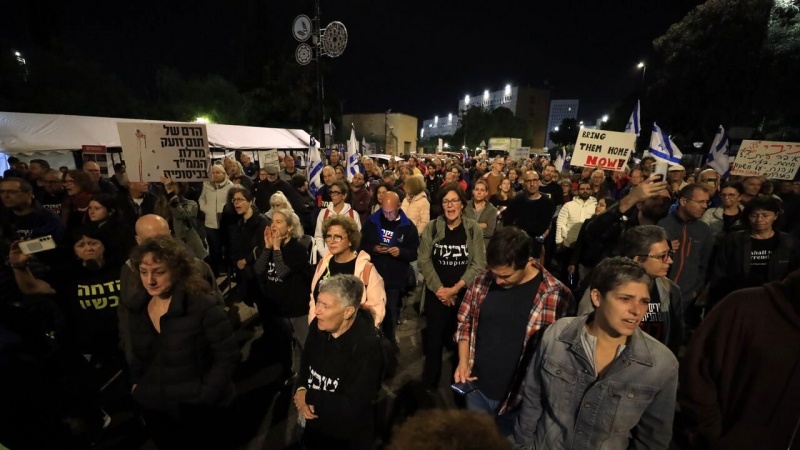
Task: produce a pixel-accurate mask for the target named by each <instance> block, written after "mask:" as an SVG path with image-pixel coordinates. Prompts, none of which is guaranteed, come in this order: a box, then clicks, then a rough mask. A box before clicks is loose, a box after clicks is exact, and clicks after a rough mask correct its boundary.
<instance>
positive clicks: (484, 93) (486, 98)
mask: <svg viewBox="0 0 800 450" xmlns="http://www.w3.org/2000/svg"><path fill="white" fill-rule="evenodd" d="M483 99H484V100H489V90H488V89H487V90H485V91H483Z"/></svg>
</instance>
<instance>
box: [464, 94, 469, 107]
mask: <svg viewBox="0 0 800 450" xmlns="http://www.w3.org/2000/svg"><path fill="white" fill-rule="evenodd" d="M467 105H469V95H465V96H464V106H467Z"/></svg>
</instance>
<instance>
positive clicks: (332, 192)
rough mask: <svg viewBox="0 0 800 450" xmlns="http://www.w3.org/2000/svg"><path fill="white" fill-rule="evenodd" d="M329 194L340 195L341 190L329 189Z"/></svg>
mask: <svg viewBox="0 0 800 450" xmlns="http://www.w3.org/2000/svg"><path fill="white" fill-rule="evenodd" d="M330 194H331V195H342V193H341V191H330Z"/></svg>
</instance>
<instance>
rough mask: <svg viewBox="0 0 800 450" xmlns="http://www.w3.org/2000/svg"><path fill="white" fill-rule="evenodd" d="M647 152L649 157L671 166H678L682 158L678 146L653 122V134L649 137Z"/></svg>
mask: <svg viewBox="0 0 800 450" xmlns="http://www.w3.org/2000/svg"><path fill="white" fill-rule="evenodd" d="M647 150H648V152H649V153H650V156H652V157H654V158H656V159H659V160H661V161H666V162H667V163H669V164H672V165H675V164H680V163H681V158H683V153H681V150H680V149H679V148H678V146H677V145H675V143H674V142H672V140H671V139H670V138H669V136H668V135H667V133H665V132H664V131H662V130H661V128H659V126H658V125H656V123H655V122H653V133H652V134H651V135H650V148H648V149H647Z"/></svg>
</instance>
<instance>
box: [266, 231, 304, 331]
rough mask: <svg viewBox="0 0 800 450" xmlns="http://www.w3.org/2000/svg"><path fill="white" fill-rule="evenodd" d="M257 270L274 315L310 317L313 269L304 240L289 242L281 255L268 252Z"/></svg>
mask: <svg viewBox="0 0 800 450" xmlns="http://www.w3.org/2000/svg"><path fill="white" fill-rule="evenodd" d="M253 267H254V269H255V274H256V277H257V279H258V285H259V286H260V287H261V292H262V294H264V298H265V299H266V300H267V305H268V306H269V308H270V309H271V310H272V311H271V312H272V313H274V314H275V315H277V316H278V317H302V316H306V315H308V296H309V295H310V294H311V270H310V269H311V266H309V264H308V250H307V249H306V247H305V246H304V245H303V244H301V243H300V241H298V240H297V239H295V238H291V239H289V242H287V243H286V244H283V245H281V251H280V252H275V251H274V250H273V249H272V248H266V249H264V250H263V251H262V252H261V255H259V257H258V260H257V261H256V263H255V265H254V266H253ZM287 271H288V272H287ZM260 312H261V313H262V314H264V313H266V311H260Z"/></svg>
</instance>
